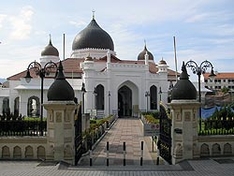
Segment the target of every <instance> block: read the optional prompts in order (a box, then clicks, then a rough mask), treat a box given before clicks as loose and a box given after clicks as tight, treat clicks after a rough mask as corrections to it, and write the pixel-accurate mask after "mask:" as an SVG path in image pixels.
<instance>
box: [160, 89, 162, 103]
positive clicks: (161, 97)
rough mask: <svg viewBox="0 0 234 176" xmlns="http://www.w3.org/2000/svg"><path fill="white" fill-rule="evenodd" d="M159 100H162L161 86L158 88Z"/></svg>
mask: <svg viewBox="0 0 234 176" xmlns="http://www.w3.org/2000/svg"><path fill="white" fill-rule="evenodd" d="M159 101H160V102H161V101H162V89H161V87H160V88H159Z"/></svg>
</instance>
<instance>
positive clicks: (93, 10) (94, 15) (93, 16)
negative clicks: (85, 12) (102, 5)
mask: <svg viewBox="0 0 234 176" xmlns="http://www.w3.org/2000/svg"><path fill="white" fill-rule="evenodd" d="M92 12H93V20H94V17H95V10H92Z"/></svg>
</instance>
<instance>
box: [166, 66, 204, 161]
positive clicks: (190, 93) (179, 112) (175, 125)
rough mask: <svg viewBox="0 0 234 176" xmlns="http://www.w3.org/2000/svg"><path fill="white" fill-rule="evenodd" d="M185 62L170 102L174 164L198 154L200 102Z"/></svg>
mask: <svg viewBox="0 0 234 176" xmlns="http://www.w3.org/2000/svg"><path fill="white" fill-rule="evenodd" d="M196 99H197V90H196V88H195V87H194V85H193V84H192V83H191V82H190V80H189V76H188V73H187V70H186V65H185V63H184V62H183V65H182V72H181V74H180V80H178V81H177V83H176V84H175V86H174V87H173V89H172V92H171V100H172V101H171V102H170V103H169V104H168V105H169V107H170V109H171V117H172V128H171V136H172V164H176V163H178V162H180V161H182V160H185V159H193V158H196V157H197V156H198V118H199V113H198V112H199V107H200V102H198V101H197V100H196Z"/></svg>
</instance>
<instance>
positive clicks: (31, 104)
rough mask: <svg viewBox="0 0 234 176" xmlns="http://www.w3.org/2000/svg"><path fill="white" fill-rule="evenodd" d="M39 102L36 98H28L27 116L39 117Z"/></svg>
mask: <svg viewBox="0 0 234 176" xmlns="http://www.w3.org/2000/svg"><path fill="white" fill-rule="evenodd" d="M39 112H40V101H39V98H38V97H36V96H32V97H29V99H28V116H29V117H39V115H40V113H39Z"/></svg>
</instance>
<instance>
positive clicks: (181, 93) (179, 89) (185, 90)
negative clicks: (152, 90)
mask: <svg viewBox="0 0 234 176" xmlns="http://www.w3.org/2000/svg"><path fill="white" fill-rule="evenodd" d="M196 98H197V90H196V88H195V87H194V85H193V84H192V83H191V81H190V80H189V77H188V73H187V70H186V67H185V64H184V62H183V66H182V73H181V74H180V80H178V81H177V83H176V84H175V86H174V87H173V89H172V92H171V99H172V100H194V99H196Z"/></svg>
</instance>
